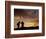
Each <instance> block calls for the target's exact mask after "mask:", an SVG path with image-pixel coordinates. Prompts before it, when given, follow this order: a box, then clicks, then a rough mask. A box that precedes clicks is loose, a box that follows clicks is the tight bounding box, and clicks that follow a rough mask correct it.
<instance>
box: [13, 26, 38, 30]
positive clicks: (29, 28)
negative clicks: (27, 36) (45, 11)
mask: <svg viewBox="0 0 46 39" xmlns="http://www.w3.org/2000/svg"><path fill="white" fill-rule="evenodd" d="M32 29H39V26H36V27H21V28H14V30H32Z"/></svg>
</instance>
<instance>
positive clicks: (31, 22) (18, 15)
mask: <svg viewBox="0 0 46 39" xmlns="http://www.w3.org/2000/svg"><path fill="white" fill-rule="evenodd" d="M38 16H39V10H36V9H14V24H15V26H14V27H15V28H17V23H18V22H19V21H20V22H21V21H23V22H24V27H31V26H33V27H35V26H38V23H39V22H38V19H39V18H38Z"/></svg>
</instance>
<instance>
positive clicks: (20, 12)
mask: <svg viewBox="0 0 46 39" xmlns="http://www.w3.org/2000/svg"><path fill="white" fill-rule="evenodd" d="M38 14H39V10H38V9H37V10H36V9H14V15H15V16H23V17H30V18H35V17H38Z"/></svg>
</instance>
